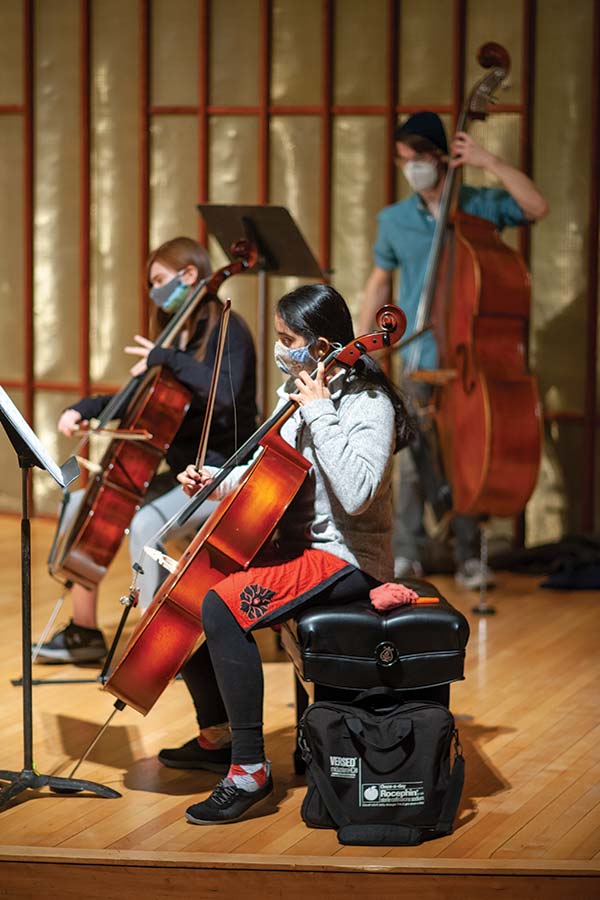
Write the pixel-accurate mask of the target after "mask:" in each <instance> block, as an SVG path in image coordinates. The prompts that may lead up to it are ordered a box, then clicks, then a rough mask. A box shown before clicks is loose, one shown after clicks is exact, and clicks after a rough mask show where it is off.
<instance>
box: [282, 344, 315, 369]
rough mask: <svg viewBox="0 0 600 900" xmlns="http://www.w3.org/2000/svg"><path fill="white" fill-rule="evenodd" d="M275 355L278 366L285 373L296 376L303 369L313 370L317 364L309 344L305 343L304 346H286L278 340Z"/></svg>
mask: <svg viewBox="0 0 600 900" xmlns="http://www.w3.org/2000/svg"><path fill="white" fill-rule="evenodd" d="M273 356H274V357H275V365H276V366H277V368H278V369H280V370H281V371H282V372H284V374H285V375H293V376H294V377H297V376H298V375H299V374H300V372H302V371H312V370H313V369H314V367H315V366H316V364H317V360H316V359H315V358H314V356H313V355H312V353H311V352H310V347H309V345H308V344H305V345H304V347H286V346H285V344H282V343H281V341H276V342H275V346H274V347H273Z"/></svg>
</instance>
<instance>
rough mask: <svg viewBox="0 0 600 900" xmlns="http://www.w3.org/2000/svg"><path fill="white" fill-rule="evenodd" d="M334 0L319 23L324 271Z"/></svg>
mask: <svg viewBox="0 0 600 900" xmlns="http://www.w3.org/2000/svg"><path fill="white" fill-rule="evenodd" d="M334 2H335V0H323V6H322V10H321V25H322V30H323V51H322V68H323V72H322V79H323V80H322V85H321V210H320V218H321V236H320V252H319V256H320V259H319V262H320V264H321V268H322V269H323V271H325V272H326V271H328V270H329V269H330V268H331V196H332V191H331V152H332V134H331V130H332V121H331V106H332V97H333V51H334V37H333V29H334V16H335V7H334Z"/></svg>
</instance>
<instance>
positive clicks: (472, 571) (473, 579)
mask: <svg viewBox="0 0 600 900" xmlns="http://www.w3.org/2000/svg"><path fill="white" fill-rule="evenodd" d="M454 580H455V581H456V583H457V584H460V585H461V586H462V587H465V588H468V589H469V590H470V591H480V590H481V587H482V585H485V587H487V588H493V587H495V585H496V579H495V578H494V573H493V572H492V570H491V569H488V567H487V566H482V565H481V561H480V560H478V559H475V558H473V559H467V560H465V561H464V563H461V565H460V567H459V568H458V569H457V570H456V573H455V575H454Z"/></svg>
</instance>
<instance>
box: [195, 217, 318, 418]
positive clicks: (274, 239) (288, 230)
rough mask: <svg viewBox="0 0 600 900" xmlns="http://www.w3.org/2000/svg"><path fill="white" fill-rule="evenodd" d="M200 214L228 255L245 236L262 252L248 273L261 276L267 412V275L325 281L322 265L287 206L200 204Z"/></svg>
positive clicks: (261, 375) (260, 377)
mask: <svg viewBox="0 0 600 900" xmlns="http://www.w3.org/2000/svg"><path fill="white" fill-rule="evenodd" d="M197 208H198V211H199V212H200V214H201V215H202V216H203V218H204V221H205V222H206V225H207V228H208V231H209V233H210V234H212V235H213V236H214V237H215V238H216V239H217V241H218V242H219V244H220V245H221V248H222V249H223V251H224V252H225V254H226V255H227V256H228V257H229V258H230V259H231V257H230V256H229V247H230V246H231V244H233V243H235V241H238V240H239V239H240V238H241V237H244V238H246V239H247V240H249V241H252V243H253V244H255V245H256V247H257V249H258V261H257V263H256V265H255V266H254V267H253V268H252V269H250V270H249V271H247V272H246V273H244V274H249V275H254V274H257V275H258V334H257V336H256V337H257V344H258V366H257V397H258V405H259V407H260V409H261V410H262V411H263V412H264V400H265V396H264V394H265V360H264V345H265V319H266V313H267V275H281V276H285V275H292V276H296V277H299V278H318V279H321V281H322V280H323V279H324V277H325V276H324V274H323V272H322V271H321V267H320V266H319V263H318V262H317V260H316V259H315V257H314V255H313V253H312V250H311V249H310V247H309V246H308V244H307V243H306V241H305V239H304V236H303V235H302V232H301V231H300V229H299V228H298V226H297V224H296V222H295V221H294V219H293V218H292V216H291V215H290V212H289V210H287V209H286V208H285V206H243V205H242V206H237V205H233V204H225V203H199V204H198V207H197Z"/></svg>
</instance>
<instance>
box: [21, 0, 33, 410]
mask: <svg viewBox="0 0 600 900" xmlns="http://www.w3.org/2000/svg"><path fill="white" fill-rule="evenodd" d="M23 13H24V15H23V58H24V65H23V100H24V103H23V114H24V120H23V139H24V148H23V188H24V192H23V223H24V234H23V297H24V303H25V354H24V355H25V360H24V361H25V365H24V370H25V371H24V374H25V417H26V419H27V421H28V422H30V423H31V424H32V425H33V424H34V417H33V408H34V397H33V377H34V358H33V357H34V340H33V215H34V209H33V197H34V182H33V179H34V143H33V113H34V107H33V102H34V96H33V90H34V87H33V72H34V31H33V0H25V4H24V8H23Z"/></svg>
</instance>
